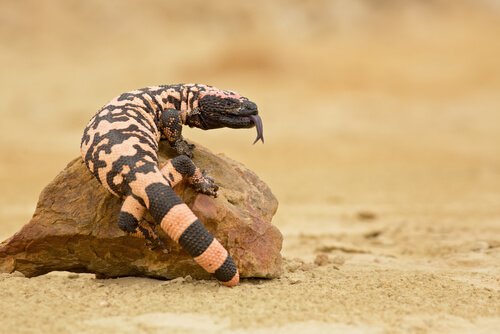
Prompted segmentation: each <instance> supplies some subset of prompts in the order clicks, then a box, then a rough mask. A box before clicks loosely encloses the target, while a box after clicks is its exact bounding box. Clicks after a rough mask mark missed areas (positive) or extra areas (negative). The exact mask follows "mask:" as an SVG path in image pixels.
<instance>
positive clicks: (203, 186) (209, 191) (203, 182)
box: [191, 171, 219, 197]
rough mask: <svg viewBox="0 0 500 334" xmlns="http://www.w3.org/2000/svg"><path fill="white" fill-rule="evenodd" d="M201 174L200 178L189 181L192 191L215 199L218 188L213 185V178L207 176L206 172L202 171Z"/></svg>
mask: <svg viewBox="0 0 500 334" xmlns="http://www.w3.org/2000/svg"><path fill="white" fill-rule="evenodd" d="M201 174H202V177H201V178H199V179H192V180H191V185H192V186H193V188H194V190H195V191H197V192H199V193H202V194H205V195H209V196H213V197H217V190H219V186H218V185H217V184H216V183H215V181H214V179H213V178H211V177H210V176H208V175H207V173H206V171H202V172H201Z"/></svg>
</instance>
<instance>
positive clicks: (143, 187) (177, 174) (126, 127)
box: [81, 84, 264, 286]
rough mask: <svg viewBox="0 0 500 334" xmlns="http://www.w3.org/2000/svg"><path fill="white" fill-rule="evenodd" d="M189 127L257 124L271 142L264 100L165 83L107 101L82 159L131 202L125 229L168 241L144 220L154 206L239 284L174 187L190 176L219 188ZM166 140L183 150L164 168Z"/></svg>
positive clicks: (204, 187)
mask: <svg viewBox="0 0 500 334" xmlns="http://www.w3.org/2000/svg"><path fill="white" fill-rule="evenodd" d="M182 125H188V126H190V127H196V128H200V129H203V130H208V129H215V128H222V127H228V128H251V127H254V126H255V127H256V129H257V138H256V139H255V141H254V144H255V143H256V142H257V141H258V140H261V141H262V142H264V137H263V131H262V120H261V118H260V117H259V115H258V110H257V105H256V104H255V103H253V102H252V101H250V100H249V99H248V98H246V97H243V96H241V95H240V94H238V93H236V92H232V91H227V90H221V89H217V88H215V87H212V86H208V85H201V84H177V85H161V86H154V87H146V88H142V89H138V90H134V91H131V92H127V93H123V94H121V95H119V96H118V97H116V98H114V99H113V100H112V101H111V102H109V103H108V104H106V105H104V106H103V107H102V108H101V109H100V110H99V111H98V112H97V114H96V115H95V116H94V117H93V118H92V119H91V120H90V122H89V123H88V125H87V127H86V128H85V131H84V134H83V138H82V141H81V154H82V158H83V161H84V162H85V165H86V166H87V167H88V169H89V170H90V172H91V173H92V174H93V175H94V176H95V177H96V178H97V180H98V181H99V182H100V183H101V184H102V185H103V186H104V187H105V188H106V189H107V190H108V191H109V192H111V193H112V194H113V195H115V196H118V197H120V198H122V199H123V200H124V201H123V205H122V207H121V211H120V214H119V216H118V226H119V227H120V229H122V230H123V231H125V232H128V233H130V234H134V235H137V236H142V237H144V238H146V239H147V240H148V241H149V242H150V244H154V245H156V246H158V245H160V246H162V243H161V240H160V239H159V238H158V236H157V235H156V233H155V232H154V228H151V226H149V225H148V224H146V223H144V222H142V221H141V218H142V216H143V214H144V212H145V210H146V209H147V210H149V212H150V213H151V215H152V217H153V218H154V220H155V222H156V224H159V225H160V227H161V228H162V229H163V231H165V232H166V234H167V235H168V236H169V237H170V238H172V239H173V240H174V241H176V242H177V243H179V244H180V245H181V247H182V248H183V249H184V250H186V251H187V252H188V253H189V254H190V255H191V256H192V257H193V258H194V260H195V261H196V262H197V263H198V264H199V265H200V266H201V267H202V268H203V269H205V270H206V271H207V272H209V273H212V274H214V276H215V278H217V279H218V280H219V281H220V282H222V284H224V285H226V286H234V285H237V284H238V283H239V272H238V269H237V267H236V265H235V263H234V261H233V259H232V258H231V256H230V255H229V253H228V252H227V250H226V249H225V248H224V247H223V246H222V245H221V244H220V242H219V241H218V240H217V239H215V238H214V237H213V236H212V235H211V234H210V232H208V230H207V229H206V228H205V227H204V225H203V224H202V223H201V222H200V221H199V220H198V218H197V217H196V216H195V215H194V213H193V212H192V211H191V210H190V209H189V207H188V206H187V205H186V204H185V203H183V202H182V200H181V199H180V198H179V197H178V196H177V195H176V194H175V192H174V191H173V189H172V187H174V186H175V185H176V184H177V183H179V182H180V181H181V180H182V179H186V180H187V182H188V183H189V184H190V185H191V186H192V187H194V189H195V190H196V191H198V192H201V193H204V194H208V195H211V196H214V197H215V196H216V195H217V190H218V186H217V185H216V184H215V182H214V180H213V179H212V178H211V177H209V176H208V175H206V174H205V172H204V171H201V170H200V169H199V168H198V167H196V166H195V165H194V163H193V161H192V160H191V158H192V157H193V153H192V151H193V148H194V145H193V144H189V143H188V142H187V141H186V140H184V139H183V137H182V134H181V130H182ZM160 140H166V141H167V142H168V143H169V144H170V146H171V147H172V148H173V149H174V150H175V151H176V152H177V154H178V155H177V156H176V157H174V158H173V159H170V160H169V161H168V162H167V163H166V165H165V166H163V167H162V168H160V166H159V165H158V154H157V152H158V145H159V141H160Z"/></svg>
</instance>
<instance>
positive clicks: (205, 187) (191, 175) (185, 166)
mask: <svg viewBox="0 0 500 334" xmlns="http://www.w3.org/2000/svg"><path fill="white" fill-rule="evenodd" d="M161 172H162V174H163V175H164V176H165V178H166V179H167V180H168V182H169V183H170V186H171V187H175V186H176V185H177V184H178V183H179V182H180V181H181V180H182V179H184V178H185V179H186V180H187V182H188V183H189V184H190V185H191V186H192V187H193V188H194V190H196V191H197V192H200V193H202V194H205V195H210V196H213V197H217V190H219V186H217V184H215V182H214V179H212V178H211V177H210V176H208V175H207V174H206V173H205V172H204V171H202V170H201V169H200V168H198V167H197V166H196V165H195V164H194V162H193V161H192V160H191V159H190V158H188V157H187V156H185V155H179V156H177V157H175V158H173V159H170V160H168V161H167V163H166V164H165V165H164V166H163V167H162V168H161Z"/></svg>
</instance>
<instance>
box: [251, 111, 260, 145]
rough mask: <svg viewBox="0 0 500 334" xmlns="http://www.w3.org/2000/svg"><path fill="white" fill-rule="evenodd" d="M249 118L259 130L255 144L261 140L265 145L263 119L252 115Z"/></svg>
mask: <svg viewBox="0 0 500 334" xmlns="http://www.w3.org/2000/svg"><path fill="white" fill-rule="evenodd" d="M249 117H250V119H251V120H252V122H253V124H255V128H256V129H257V138H255V141H254V142H253V143H254V144H255V143H256V142H258V141H259V140H261V141H262V143H264V127H263V126H262V119H261V118H260V116H259V115H250V116H249Z"/></svg>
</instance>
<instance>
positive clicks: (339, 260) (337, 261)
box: [331, 255, 345, 266]
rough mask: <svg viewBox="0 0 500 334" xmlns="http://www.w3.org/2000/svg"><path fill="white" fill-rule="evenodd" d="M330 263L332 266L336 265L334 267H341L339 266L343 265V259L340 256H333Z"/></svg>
mask: <svg viewBox="0 0 500 334" xmlns="http://www.w3.org/2000/svg"><path fill="white" fill-rule="evenodd" d="M331 262H332V263H333V264H336V265H338V266H341V265H343V264H344V263H345V258H344V257H343V256H342V255H337V256H335V257H334V258H333V259H332V260H331Z"/></svg>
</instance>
